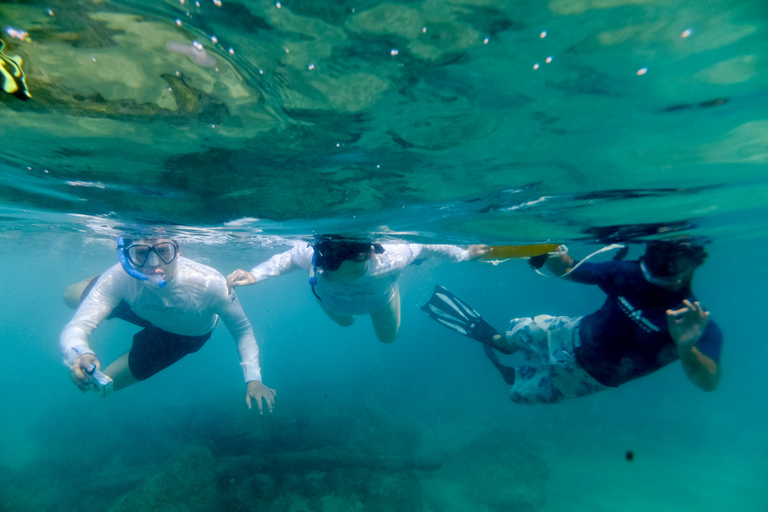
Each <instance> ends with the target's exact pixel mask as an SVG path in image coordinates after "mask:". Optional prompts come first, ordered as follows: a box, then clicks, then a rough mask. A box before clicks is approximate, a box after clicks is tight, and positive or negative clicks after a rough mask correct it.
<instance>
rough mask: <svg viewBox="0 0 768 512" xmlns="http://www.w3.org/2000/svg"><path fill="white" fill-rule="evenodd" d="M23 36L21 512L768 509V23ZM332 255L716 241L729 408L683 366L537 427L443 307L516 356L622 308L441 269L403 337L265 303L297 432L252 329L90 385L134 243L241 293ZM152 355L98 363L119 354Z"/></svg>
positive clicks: (15, 78)
mask: <svg viewBox="0 0 768 512" xmlns="http://www.w3.org/2000/svg"><path fill="white" fill-rule="evenodd" d="M0 31H2V32H0V40H2V42H3V46H2V53H1V54H0V56H1V58H2V61H0V64H2V68H0V71H1V72H2V74H1V75H0V80H1V81H0V85H2V91H0V143H1V144H0V220H1V221H2V224H0V268H2V269H3V270H2V276H3V282H4V293H3V294H2V295H1V296H0V297H1V298H0V309H2V310H3V312H4V315H3V316H2V320H0V326H1V329H2V332H3V342H2V346H3V348H4V349H5V350H4V354H5V357H4V358H3V361H2V363H0V370H1V371H0V386H2V388H3V390H4V393H3V395H4V397H5V399H4V401H3V402H2V405H1V406H0V407H1V408H2V414H0V432H2V433H3V435H2V436H0V454H2V456H1V457H0V511H3V512H11V511H30V510H35V511H55V510H56V511H58V510H67V511H79V510H83V511H84V510H104V511H110V512H116V511H122V510H131V511H144V510H146V511H150V510H163V511H173V510H186V511H191V510H200V511H233V510H264V511H270V512H273V511H274V512H278V511H280V512H306V511H312V512H331V511H334V512H335V511H349V510H355V511H357V510H360V511H371V512H389V511H392V512H394V511H397V512H403V511H405V512H411V511H419V512H421V511H423V512H464V511H467V510H477V511H488V512H496V511H502V510H525V511H542V512H555V511H557V512H560V511H563V512H564V511H568V512H575V511H577V512H578V511H585V512H586V511H589V512H595V511H605V512H608V511H616V510H622V511H627V512H635V511H638V512H639V511H647V510H659V511H665V512H666V511H669V512H683V511H686V512H687V511H690V510H695V511H699V512H710V511H711V512H714V511H722V510H739V511H745V512H753V511H754V512H762V511H764V510H766V509H768V499H767V498H766V494H765V492H764V490H763V487H764V485H763V481H764V475H765V474H768V465H767V464H766V458H765V456H764V454H765V453H766V451H767V450H768V441H767V439H766V436H765V428H764V425H765V424H766V422H767V421H768V408H766V404H765V400H760V393H759V392H755V390H760V389H762V387H763V386H762V385H763V384H765V376H764V372H763V371H762V366H763V365H762V364H761V361H763V360H764V359H765V358H766V357H768V353H767V351H766V349H765V348H764V345H763V344H762V342H761V341H762V340H761V339H760V334H761V327H760V320H759V319H760V318H762V312H761V311H760V308H761V307H762V305H763V304H764V303H765V299H764V297H763V294H762V286H764V285H765V284H766V283H767V282H768V276H767V275H766V271H765V269H764V268H763V266H762V265H761V264H760V263H758V264H757V265H754V264H751V265H750V264H748V263H751V261H752V260H759V259H760V255H761V254H762V249H764V248H767V247H768V242H767V240H768V224H767V223H766V219H767V218H768V212H767V211H766V197H768V172H766V169H768V150H767V149H766V148H768V121H766V119H765V118H766V116H765V113H766V112H768V93H766V90H768V87H767V86H768V72H767V71H766V66H765V62H766V48H768V9H766V5H765V2H764V0H742V1H736V0H716V1H714V2H708V3H695V2H683V1H681V0H672V1H661V0H551V1H548V2H533V1H528V2H525V1H519V0H500V1H490V0H454V1H450V2H449V1H442V0H426V1H416V2H396V1H384V2H382V1H378V0H376V1H374V0H362V1H360V2H352V1H348V0H341V1H335V2H329V1H315V0H312V1H304V0H301V1H299V0H285V1H283V0H281V1H280V2H275V1H274V0H254V1H251V0H239V1H235V0H221V1H219V0H199V1H195V0H107V1H99V0H53V1H49V2H39V1H35V0H31V1H24V2H20V1H19V2H17V1H10V2H3V3H0ZM328 233H341V234H346V235H356V236H368V237H370V238H372V239H374V240H375V241H376V242H378V243H390V242H398V243H403V242H409V243H421V244H436V243H439V244H456V245H460V246H467V245H469V244H497V245H499V244H531V243H545V242H549V243H554V244H561V243H567V244H568V247H569V250H570V252H571V254H572V255H574V256H575V257H576V258H584V257H585V256H587V255H589V254H590V253H592V252H593V251H596V250H598V249H600V248H603V247H606V246H607V245H608V244H612V243H617V242H630V252H629V256H628V259H630V260H632V259H637V258H638V257H639V256H640V254H641V249H640V248H639V244H638V243H636V242H640V241H642V240H644V239H648V238H654V237H658V236H662V235H668V234H670V233H674V234H688V235H693V236H696V237H699V238H697V239H698V240H705V241H706V242H707V245H706V248H707V251H708V252H709V258H708V260H707V263H706V264H705V265H704V266H703V267H701V269H699V270H697V273H696V280H695V292H696V296H697V297H698V298H699V299H700V300H701V302H702V304H703V305H704V306H705V308H706V309H707V310H708V311H710V312H711V314H712V318H713V319H716V322H717V324H718V325H719V327H720V328H721V329H722V331H723V333H724V349H723V356H722V366H723V378H722V382H721V384H720V386H719V387H718V389H717V390H715V391H714V392H712V393H704V392H702V391H700V390H698V389H696V388H695V387H694V386H692V385H691V383H690V382H689V381H688V380H687V379H686V377H685V374H684V373H683V370H682V369H681V365H680V363H679V362H675V363H673V364H671V365H669V366H668V367H666V368H664V369H662V370H661V371H658V372H655V373H654V374H653V375H649V376H646V377H643V378H641V379H638V380H635V381H632V382H629V383H627V384H626V385H622V386H621V387H619V388H617V389H610V390H607V391H605V392H604V393H598V394H595V395H593V396H589V397H583V398H579V399H578V400H571V401H565V402H562V403H559V404H552V405H541V406H524V405H519V404H515V403H511V402H510V400H509V386H507V385H505V384H504V382H503V381H502V380H501V379H500V378H499V377H498V376H497V375H496V373H494V370H493V368H492V367H491V365H489V364H488V361H487V360H486V359H485V357H484V356H483V355H482V354H481V352H480V350H478V344H477V343H475V342H474V341H471V340H466V339H465V338H462V337H461V336H459V335H457V334H455V333H451V332H449V331H447V330H446V329H445V328H443V327H440V326H437V325H435V323H434V322H432V321H431V320H430V319H429V318H428V317H427V316H426V315H424V314H423V313H422V312H421V311H420V310H419V308H420V307H421V306H422V305H423V304H424V303H425V302H427V300H428V299H429V297H430V295H431V294H432V290H433V289H434V287H435V285H437V284H441V285H445V286H446V287H448V288H450V289H451V290H452V291H454V292H455V293H456V294H457V295H459V296H461V297H464V298H466V300H468V301H469V302H471V303H472V305H473V306H474V307H475V308H477V310H478V311H479V312H480V313H482V315H483V316H484V317H485V318H486V319H487V320H488V322H489V323H490V324H492V325H493V326H495V328H496V329H499V330H503V328H504V326H506V325H507V323H508V322H509V320H510V318H515V317H533V316H535V315H539V314H552V315H567V316H571V317H575V316H581V315H586V314H589V313H591V312H593V311H595V310H597V309H598V308H599V307H600V305H601V304H602V303H603V301H604V300H605V295H604V294H603V293H602V292H601V291H600V290H599V289H597V287H587V286H581V285H577V284H574V283H569V282H565V281H562V280H557V279H546V278H544V277H542V276H539V275H537V274H535V273H534V272H532V271H531V270H530V268H529V266H528V265H527V264H526V262H525V261H524V260H509V261H505V262H501V263H500V262H499V261H491V262H488V261H470V262H460V263H449V262H446V261H440V260H439V259H426V260H425V261H423V262H422V261H421V259H419V260H417V261H416V262H415V263H416V264H413V265H409V266H407V267H406V268H405V270H404V271H403V275H402V277H401V278H400V285H399V286H400V301H401V310H402V318H401V327H400V330H399V332H397V340H396V341H395V343H392V344H385V343H379V342H378V341H377V340H376V335H375V334H374V331H373V329H372V326H371V323H370V321H369V320H368V319H367V318H358V319H357V321H355V322H354V324H353V325H351V326H348V327H342V326H341V325H337V323H334V322H332V321H330V319H329V318H328V316H327V315H326V314H325V313H324V312H323V309H322V308H324V307H325V306H324V305H322V304H321V305H320V307H318V301H317V300H316V299H315V296H314V295H313V291H315V292H316V291H317V290H314V288H313V287H312V286H310V284H309V282H308V275H307V272H305V271H304V270H300V271H299V272H293V273H291V274H290V275H287V276H282V277H280V278H279V279H277V278H276V279H269V280H267V281H264V282H262V283H258V284H257V285H256V286H254V287H252V288H239V289H238V297H239V299H240V302H241V303H242V306H243V309H244V311H245V313H246V315H247V316H248V318H249V319H250V322H251V323H252V324H253V328H254V331H255V335H256V338H257V339H258V342H259V347H260V351H261V367H262V371H263V375H264V381H265V383H267V384H268V385H269V386H273V387H274V388H275V389H276V390H277V393H278V394H277V397H276V406H275V411H274V413H272V414H269V413H267V414H265V415H263V416H260V415H259V414H258V412H257V411H254V410H248V409H247V408H246V407H245V406H244V403H243V397H242V394H241V393H242V391H243V388H242V384H243V381H242V372H241V370H240V369H239V367H238V364H237V362H238V361H237V357H238V353H237V351H236V350H233V344H232V337H231V336H230V334H229V333H228V332H226V331H227V329H226V328H225V327H224V326H223V325H222V326H220V327H219V328H217V329H215V330H214V332H213V336H212V338H211V340H210V341H209V342H207V343H206V344H205V346H204V348H203V349H202V350H200V352H199V353H196V354H190V355H189V356H187V357H186V358H185V359H184V360H183V361H182V362H180V363H178V364H176V365H173V366H172V367H170V368H168V369H166V370H164V371H163V372H161V373H159V374H158V375H156V376H154V377H152V380H151V382H147V383H139V384H137V385H136V386H132V387H130V388H128V389H126V390H121V391H119V392H118V393H116V394H115V396H112V397H109V398H107V399H104V400H101V399H99V398H97V397H96V396H95V394H93V393H88V394H86V395H81V394H80V393H78V392H77V391H76V388H75V387H74V386H73V385H72V383H71V382H70V376H69V373H68V369H67V367H65V366H63V365H62V364H61V353H60V350H59V346H58V343H57V339H58V337H59V334H60V333H61V331H62V329H63V328H64V326H65V325H67V323H68V322H69V321H70V319H71V318H72V315H73V311H72V310H71V309H69V308H67V307H66V305H65V304H64V302H63V301H62V296H63V294H64V290H65V289H66V288H67V287H68V286H69V285H71V284H73V283H76V282H79V281H81V280H83V279H85V278H88V277H91V276H96V275H100V274H102V273H104V272H105V271H106V269H108V268H110V267H111V266H113V265H115V264H117V262H118V258H117V254H116V252H115V248H116V244H115V239H116V237H119V236H122V237H137V236H143V235H147V234H152V235H159V236H164V237H173V238H174V239H176V240H178V241H179V242H180V244H181V254H182V255H183V256H184V257H186V258H190V259H192V260H195V261H198V262H200V263H202V264H205V265H209V266H211V267H213V268H215V269H217V270H218V271H220V272H221V273H223V274H224V275H227V274H229V273H230V272H232V271H234V270H235V269H251V268H253V267H254V266H256V265H258V264H259V263H262V262H264V261H266V260H267V259H269V258H270V257H272V256H274V255H276V254H279V253H282V252H284V251H287V250H289V249H290V247H291V246H295V245H297V244H298V246H306V243H308V242H309V243H311V242H313V241H314V240H315V239H316V237H318V236H319V235H321V234H328ZM613 254H614V252H606V253H600V254H598V255H597V256H596V257H595V259H594V260H593V261H608V260H610V259H611V258H612V257H613ZM222 286H223V285H222ZM318 297H319V296H318ZM640 313H642V311H641V312H640ZM223 323H224V322H220V324H223ZM136 331H137V330H136V328H135V327H134V326H131V325H129V324H128V323H126V322H121V321H119V320H113V321H105V322H103V323H102V324H101V325H100V326H99V328H98V329H97V330H96V331H95V332H94V333H93V335H92V337H91V341H92V346H93V348H94V350H96V352H98V354H99V357H101V358H103V360H104V361H113V360H115V359H116V358H118V357H119V356H120V355H121V354H123V353H124V352H125V351H126V350H127V349H128V348H129V347H130V346H131V341H130V340H131V338H132V337H133V336H134V335H135V334H136Z"/></svg>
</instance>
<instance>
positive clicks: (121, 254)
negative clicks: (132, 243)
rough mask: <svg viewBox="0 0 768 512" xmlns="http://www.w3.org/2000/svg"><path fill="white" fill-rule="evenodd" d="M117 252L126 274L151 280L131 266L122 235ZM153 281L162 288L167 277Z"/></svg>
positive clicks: (140, 279) (118, 240) (143, 279)
mask: <svg viewBox="0 0 768 512" xmlns="http://www.w3.org/2000/svg"><path fill="white" fill-rule="evenodd" d="M117 254H118V256H119V258H120V265H122V266H123V270H125V273H126V274H128V275H129V276H131V277H132V278H134V279H138V280H139V281H149V276H147V275H144V274H142V273H141V272H139V271H138V270H136V269H135V268H133V267H132V266H131V262H130V261H128V256H127V255H126V254H125V240H123V238H122V237H117ZM153 281H155V282H156V283H157V286H159V287H160V288H165V279H158V280H154V279H153ZM313 289H314V288H313Z"/></svg>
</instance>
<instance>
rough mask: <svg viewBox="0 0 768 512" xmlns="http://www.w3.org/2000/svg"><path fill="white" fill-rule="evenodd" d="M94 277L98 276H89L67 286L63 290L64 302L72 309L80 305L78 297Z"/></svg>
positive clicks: (79, 297)
mask: <svg viewBox="0 0 768 512" xmlns="http://www.w3.org/2000/svg"><path fill="white" fill-rule="evenodd" d="M95 277H98V276H91V277H89V278H88V279H83V280H82V281H78V282H77V283H75V284H71V285H69V286H67V289H66V290H64V302H65V303H66V304H67V306H69V307H70V308H72V309H77V308H78V307H80V299H81V298H82V296H83V292H84V291H85V289H86V288H87V287H88V285H89V284H91V281H93V279H94V278H95Z"/></svg>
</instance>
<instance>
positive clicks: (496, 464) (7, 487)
mask: <svg viewBox="0 0 768 512" xmlns="http://www.w3.org/2000/svg"><path fill="white" fill-rule="evenodd" d="M335 405H339V404H335ZM288 409H289V407H283V408H281V409H280V412H279V413H277V412H276V413H275V414H273V415H270V416H268V417H256V418H255V417H254V416H253V415H252V414H248V413H247V411H240V409H239V408H237V409H235V408H234V404H216V405H210V406H206V407H201V408H200V409H198V410H195V411H190V410H175V409H174V410H167V411H164V413H165V414H167V416H162V415H161V414H160V413H157V414H153V413H152V412H151V411H147V412H148V414H147V416H146V417H152V418H154V419H153V420H147V422H146V423H143V424H138V423H137V424H126V423H121V422H120V421H121V414H120V413H119V411H118V410H117V409H115V410H113V411H111V413H110V414H102V415H100V416H99V417H98V418H94V420H93V422H89V425H88V428H89V431H90V432H94V433H102V434H94V435H90V436H89V440H88V441H89V449H88V450H78V451H75V452H73V451H72V450H70V449H68V448H67V447H71V446H73V445H76V441H77V439H78V436H81V434H78V432H82V431H81V430H79V429H80V426H82V422H81V421H80V420H78V418H77V417H76V415H75V414H74V413H69V412H66V411H55V412H54V413H52V414H55V415H56V417H57V421H58V422H59V424H60V425H69V426H71V427H72V428H61V429H58V430H57V431H55V432H50V430H49V431H48V433H46V434H42V432H43V430H44V427H43V426H41V427H40V430H39V432H36V433H35V434H36V440H37V441H38V442H39V443H40V453H39V454H38V455H37V456H36V457H34V458H32V459H31V460H30V461H29V462H28V463H27V465H26V466H25V467H21V468H16V470H15V471H14V472H13V474H11V472H10V471H6V472H0V475H3V478H2V480H4V482H0V483H1V484H3V485H2V486H0V490H2V491H3V496H4V498H3V505H4V506H5V508H4V509H2V510H3V511H4V512H12V511H27V510H36V511H38V512H45V511H57V510H68V511H72V512H77V511H81V510H82V511H86V510H104V511H106V512H127V511H131V512H160V511H162V512H177V511H178V512H181V511H184V512H197V511H200V512H204V511H205V512H225V511H226V512H231V511H240V510H242V511H258V512H336V511H350V510H352V511H370V512H438V511H440V512H460V511H461V512H464V511H466V510H473V509H474V510H488V511H491V512H496V511H498V512H501V511H502V510H504V511H506V510H520V511H526V512H533V511H536V510H538V509H540V508H541V506H542V505H543V502H544V490H545V484H546V479H547V476H548V471H547V467H546V465H545V463H544V462H543V460H542V459H541V457H540V456H538V455H537V454H536V453H535V451H534V450H532V449H530V448H529V447H527V442H526V440H525V439H524V437H521V436H520V434H518V433H516V432H514V431H512V430H505V431H491V432H488V433H487V434H484V435H481V436H480V437H478V438H476V439H475V440H474V441H472V442H471V443H469V444H468V445H466V446H464V447H462V448H459V449H458V450H455V451H453V452H450V453H442V452H435V451H428V450H425V449H424V448H423V446H422V443H421V439H422V435H428V434H427V433H426V432H425V430H424V428H425V427H424V426H423V425H414V424H408V423H405V424H403V423H400V422H398V423H396V422H395V421H394V420H392V419H391V418H389V417H388V416H386V415H384V414H381V413H378V412H376V411H374V410H372V409H369V408H368V407H366V406H362V405H358V404H352V403H350V404H342V405H339V407H335V408H334V411H340V410H343V411H344V414H343V415H341V414H338V412H330V413H329V411H328V410H323V409H322V408H320V407H318V406H313V405H311V404H294V406H293V407H290V410H288ZM70 416H71V417H70ZM164 418H165V419H164ZM80 439H81V437H80ZM73 467H77V468H84V470H86V469H87V471H85V473H84V472H83V471H80V470H78V471H72V470H71V468H73Z"/></svg>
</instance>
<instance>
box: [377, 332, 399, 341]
mask: <svg viewBox="0 0 768 512" xmlns="http://www.w3.org/2000/svg"><path fill="white" fill-rule="evenodd" d="M376 337H377V338H379V341H380V342H382V343H392V342H393V341H395V338H397V331H388V332H379V331H376Z"/></svg>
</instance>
